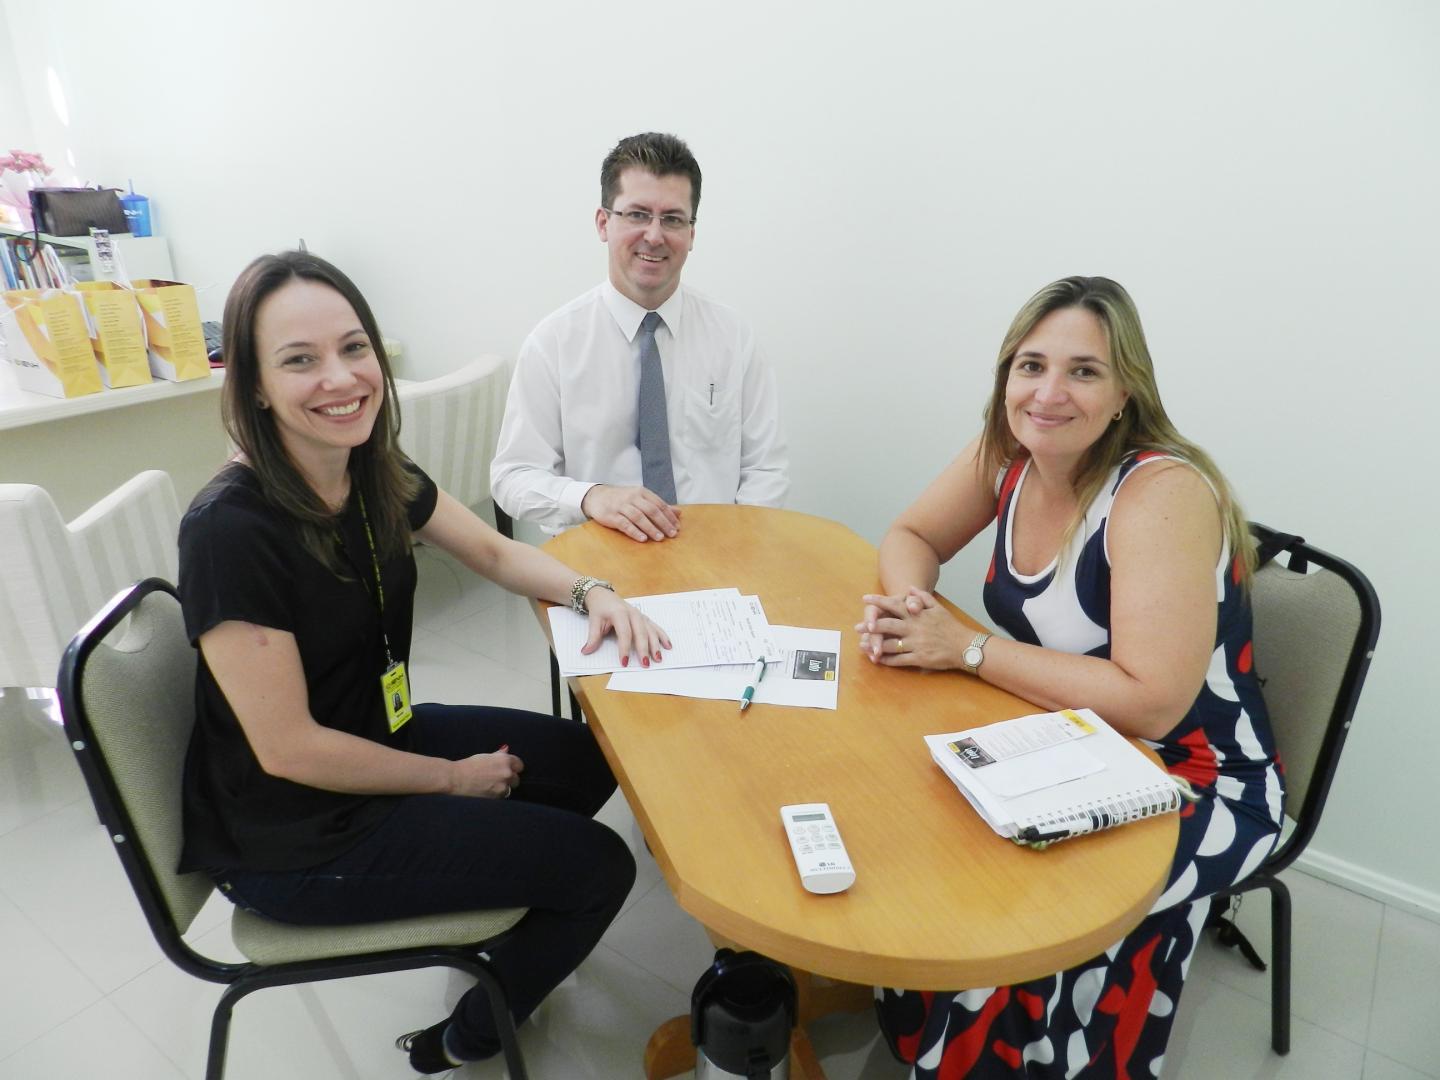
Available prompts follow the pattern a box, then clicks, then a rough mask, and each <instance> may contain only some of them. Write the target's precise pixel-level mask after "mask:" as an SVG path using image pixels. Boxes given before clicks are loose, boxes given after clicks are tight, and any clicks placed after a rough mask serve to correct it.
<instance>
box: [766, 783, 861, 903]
mask: <svg viewBox="0 0 1440 1080" xmlns="http://www.w3.org/2000/svg"><path fill="white" fill-rule="evenodd" d="M780 820H781V821H783V822H784V823H785V839H787V840H789V841H790V853H791V854H792V855H794V856H795V868H796V869H797V870H799V871H800V884H802V885H804V886H805V888H806V889H808V890H809V891H810V892H813V893H837V892H842V891H844V890H845V889H848V888H849V887H850V886H851V885H853V884H854V883H855V870H854V868H853V867H852V866H851V865H850V856H849V854H848V853H847V852H846V851H845V845H844V843H842V842H841V840H840V830H839V829H837V828H836V827H835V818H834V817H833V816H832V815H831V813H830V805H829V804H828V803H797V804H795V805H793V806H782V807H781V808H780Z"/></svg>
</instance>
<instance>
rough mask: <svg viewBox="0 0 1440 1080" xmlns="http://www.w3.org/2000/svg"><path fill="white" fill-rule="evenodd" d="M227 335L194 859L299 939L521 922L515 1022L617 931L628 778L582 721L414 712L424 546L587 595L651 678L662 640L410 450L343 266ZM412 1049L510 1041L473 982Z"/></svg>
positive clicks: (256, 300)
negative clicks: (618, 824)
mask: <svg viewBox="0 0 1440 1080" xmlns="http://www.w3.org/2000/svg"><path fill="white" fill-rule="evenodd" d="M224 334H225V342H224V354H225V360H226V382H225V390H224V399H223V409H224V416H225V424H226V430H227V431H228V433H229V434H230V437H231V439H232V440H233V441H234V443H235V445H236V446H237V447H238V448H239V453H238V454H237V455H236V458H235V460H234V461H232V462H231V463H229V464H228V465H226V467H225V468H224V469H222V470H221V472H220V473H219V474H218V475H217V476H216V478H215V479H214V480H213V481H212V482H211V483H210V485H209V486H208V487H207V488H206V489H205V490H204V491H202V492H201V493H200V494H199V495H198V496H197V497H196V499H195V501H194V503H193V504H192V505H191V507H190V509H189V511H188V512H187V513H186V515H185V518H184V520H183V521H182V523H181V526H180V596H181V603H182V606H183V609H184V613H185V620H186V629H187V632H188V633H189V635H190V638H191V640H192V641H193V642H195V643H196V645H197V646H198V647H199V649H200V653H201V663H200V665H199V669H198V674H197V680H196V706H197V718H196V725H195V732H194V735H193V737H192V739H191V744H190V749H189V755H188V757H187V760H186V769H185V791H184V810H185V845H184V850H183V852H182V855H181V869H182V870H189V869H204V870H206V871H207V872H209V873H210V874H211V876H212V877H214V878H215V880H216V882H217V883H218V884H219V886H220V888H221V889H222V890H223V891H224V892H225V893H226V895H228V896H229V897H230V898H231V899H232V900H233V901H235V902H236V903H238V904H241V905H243V906H246V907H249V908H252V909H253V910H255V911H258V912H259V913H260V914H262V915H265V916H267V917H269V918H273V919H278V920H281V921H284V922H291V923H300V924H312V925H315V924H343V923H359V922H371V921H376V920H383V919H392V918H401V917H406V916H417V915H426V914H436V913H442V912H450V911H465V910H474V909H479V908H487V907H528V908H530V913H529V914H528V915H527V916H526V918H525V919H524V920H523V921H522V922H521V923H520V924H519V926H517V928H516V929H515V931H514V932H513V933H512V934H511V935H510V936H509V937H508V938H507V939H506V940H505V942H504V943H502V944H501V945H499V946H497V947H496V948H494V949H493V950H491V955H492V957H493V959H494V962H495V966H496V968H497V971H498V973H499V976H500V979H501V981H502V982H503V983H504V985H505V987H506V992H507V994H508V996H509V999H510V1004H511V1007H512V1009H513V1010H514V1014H515V1019H516V1021H517V1022H519V1021H521V1020H523V1019H524V1018H525V1017H526V1016H528V1015H529V1014H530V1012H531V1011H532V1010H533V1009H534V1008H535V1007H536V1006H537V1005H538V1004H539V1003H540V1001H541V1000H542V999H543V998H544V996H545V995H546V994H547V993H549V991H550V990H551V989H553V988H554V987H555V986H556V985H557V984H558V983H559V982H560V981H561V980H562V979H564V978H565V977H566V976H567V975H568V974H569V973H570V972H571V971H573V970H574V969H575V967H576V966H577V965H578V964H579V963H580V962H581V960H583V959H584V958H585V956H586V955H587V954H588V953H589V952H590V950H591V948H593V946H594V945H595V943H596V942H597V941H598V940H599V939H600V936H601V934H603V933H604V931H605V928H606V927H607V926H608V925H609V923H610V921H611V920H612V919H613V918H614V917H615V915H616V913H617V912H618V911H619V909H620V905H621V903H622V902H623V901H624V898H625V896H626V894H627V893H628V892H629V889H630V886H631V884H632V883H633V881H634V875H635V865H634V861H633V859H632V858H631V856H630V852H629V849H628V848H627V847H626V845H625V843H624V841H622V840H621V839H620V838H619V837H618V836H616V835H615V834H614V833H613V832H612V831H610V830H609V829H607V828H606V827H605V826H603V825H601V824H599V823H597V822H595V821H593V820H591V817H592V815H593V814H594V813H595V811H596V810H598V809H599V808H600V806H601V805H603V804H604V802H605V801H606V799H607V798H608V797H609V796H610V795H611V794H612V793H613V792H614V790H615V781H614V778H613V777H612V776H611V774H610V771H609V769H608V768H607V766H606V764H605V761H604V759H603V757H602V756H601V754H600V752H599V750H598V748H597V747H596V745H595V741H594V739H593V737H592V736H591V735H590V732H589V729H588V728H586V727H585V726H584V725H581V724H575V723H571V722H568V721H561V720H557V719H556V718H554V717H549V716H540V715H536V714H532V713H525V712H520V711H517V710H511V709H495V708H483V707H476V706H449V705H415V706H413V708H412V707H411V705H410V703H409V689H408V682H407V679H406V677H405V675H404V665H405V664H406V662H407V661H408V660H409V654H410V636H411V619H412V614H413V600H414V590H415V577H416V575H415V560H414V557H413V555H412V554H411V550H410V545H411V538H412V536H415V537H419V538H420V539H423V540H424V541H425V542H426V543H428V544H432V545H434V546H435V547H438V548H440V549H442V550H444V551H447V552H449V553H450V554H451V555H453V556H455V557H456V558H457V559H458V560H460V561H461V562H463V563H464V564H465V565H466V566H468V567H470V568H471V569H472V570H474V571H476V572H477V573H479V574H483V575H484V576H486V577H488V578H490V579H491V580H493V581H496V582H498V583H499V584H500V585H503V586H504V587H506V588H508V589H510V590H512V591H514V592H517V593H520V594H523V595H526V596H536V597H540V598H542V599H545V600H551V601H555V602H558V603H570V602H571V599H572V595H577V594H579V595H581V596H582V605H583V606H584V607H585V608H586V610H587V611H588V614H589V617H590V638H589V642H588V644H587V646H586V651H593V649H594V648H596V647H598V645H599V643H600V641H601V639H602V638H603V637H604V636H605V635H606V634H608V633H614V634H615V636H616V638H617V642H618V645H619V647H620V650H621V654H622V655H623V656H627V657H628V656H630V655H632V654H633V655H636V656H638V657H639V658H640V660H641V662H643V663H645V664H647V665H648V664H649V663H650V662H651V661H652V660H654V661H659V660H660V659H661V650H662V649H663V648H668V647H669V645H670V642H669V640H668V639H667V638H666V637H665V635H664V633H663V632H662V631H661V630H660V629H659V628H658V627H656V626H655V625H654V624H653V623H651V622H650V621H649V620H647V619H646V618H645V617H644V616H643V615H641V614H640V613H639V612H637V611H636V610H635V609H634V608H632V607H630V605H628V604H626V603H625V602H624V601H623V600H621V599H620V598H619V597H618V596H617V595H616V594H615V593H614V592H613V591H611V590H610V589H609V588H608V587H605V586H604V585H598V586H597V585H596V584H595V583H594V582H593V579H585V578H579V577H578V575H576V574H575V573H574V572H573V571H571V570H569V569H567V568H566V567H565V566H563V565H561V564H560V563H559V562H557V561H556V560H554V559H552V558H550V557H549V556H548V555H545V554H544V553H543V552H540V551H539V550H537V549H535V548H532V547H529V546H528V545H525V544H519V543H515V542H513V541H510V540H506V539H504V538H503V537H501V536H500V535H499V534H498V533H496V532H495V531H494V530H493V529H491V528H489V527H488V526H486V525H485V524H484V523H483V522H481V521H480V519H479V518H477V517H476V516H475V515H474V514H473V513H471V512H470V511H469V510H468V509H466V508H465V507H464V506H462V505H461V504H460V503H458V502H457V501H456V500H455V499H453V498H451V497H450V496H449V495H447V494H445V493H444V492H443V491H440V490H438V489H437V488H436V487H435V485H434V483H433V482H432V481H431V480H430V478H429V477H428V476H426V475H425V474H424V473H423V472H421V471H420V470H419V469H418V468H417V467H416V466H415V465H414V464H413V463H411V462H409V461H408V460H407V459H406V458H405V457H404V456H403V455H402V454H401V453H400V451H399V450H398V448H397V445H396V432H397V431H398V428H399V413H398V409H397V408H396V406H395V395H394V382H393V379H392V377H391V374H390V370H389V365H388V362H387V360H386V358H385V353H384V349H383V348H382V346H381V341H380V336H379V333H378V330H377V327H376V324H375V320H374V317H373V316H372V315H371V313H370V308H369V306H368V305H367V304H366V303H365V300H364V298H363V297H362V296H361V295H360V293H359V291H358V290H357V289H356V288H355V286H354V285H353V284H352V283H351V282H350V280H349V279H348V278H347V277H345V275H344V274H342V273H341V272H340V271H339V270H337V269H336V268H335V267H333V266H331V265H330V264H329V263H326V262H325V261H324V260H322V259H318V258H316V257H315V256H313V255H309V254H306V253H302V252H286V253H285V254H282V255H279V256H269V255H267V256H262V257H261V258H259V259H257V260H255V262H253V263H251V264H250V266H249V267H247V268H246V270H245V271H244V272H243V273H242V274H241V275H240V278H239V280H238V281H237V282H236V283H235V286H234V288H233V289H232V290H231V292H230V296H229V298H228V299H227V301H226V305H225V329H224ZM507 800H508V801H507ZM397 1043H398V1044H399V1045H400V1046H401V1048H402V1049H404V1050H407V1051H408V1052H409V1054H410V1061H411V1064H412V1065H413V1066H414V1067H415V1068H416V1069H418V1070H419V1071H421V1072H439V1071H442V1070H444V1069H447V1068H450V1067H452V1066H453V1065H455V1064H458V1063H460V1062H461V1061H466V1060H477V1059H479V1058H483V1057H488V1056H490V1055H492V1054H494V1053H496V1052H497V1051H498V1049H499V1041H498V1039H497V1038H496V1035H495V1031H494V1027H493V1025H492V1024H491V1022H490V1017H489V1010H488V1004H487V1002H486V1001H485V1000H484V998H483V994H482V992H481V991H480V990H479V989H472V990H471V991H469V992H468V993H467V994H466V995H465V996H464V997H463V998H462V999H461V1001H460V1003H459V1004H458V1005H457V1006H456V1008H455V1011H454V1012H453V1013H452V1014H451V1016H450V1017H448V1018H447V1019H445V1020H442V1021H441V1022H439V1023H437V1024H435V1025H434V1026H432V1027H430V1028H427V1029H424V1030H422V1031H418V1032H412V1033H410V1034H409V1035H406V1036H402V1037H401V1039H399V1040H397Z"/></svg>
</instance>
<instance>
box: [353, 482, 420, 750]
mask: <svg viewBox="0 0 1440 1080" xmlns="http://www.w3.org/2000/svg"><path fill="white" fill-rule="evenodd" d="M360 519H361V520H362V521H363V522H364V523H365V539H366V541H367V542H368V543H369V544H370V561H371V563H372V565H373V566H374V568H375V600H376V602H377V604H378V605H379V607H380V636H381V638H382V640H383V641H384V642H385V659H386V661H387V663H388V666H387V667H386V668H385V671H384V674H382V675H381V676H380V696H381V697H382V698H384V699H385V718H386V720H388V721H389V724H390V734H392V735H393V734H395V732H397V731H399V730H400V729H401V728H402V727H404V726H405V725H406V724H407V723H408V722H409V720H410V718H411V717H412V716H414V715H415V714H414V712H413V711H412V710H411V708H410V679H409V676H407V675H406V674H405V661H403V660H396V659H395V658H394V657H393V656H391V655H390V637H389V635H387V634H386V633H385V585H384V583H383V582H382V581H381V579H380V553H379V552H377V551H376V550H375V534H374V533H372V532H371V531H370V515H369V514H367V513H366V512H365V493H364V492H363V491H362V492H360Z"/></svg>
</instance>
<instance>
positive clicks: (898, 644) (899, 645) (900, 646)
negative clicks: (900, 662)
mask: <svg viewBox="0 0 1440 1080" xmlns="http://www.w3.org/2000/svg"><path fill="white" fill-rule="evenodd" d="M895 651H896V652H897V653H898V652H904V651H905V639H904V638H903V637H902V638H896V640H895Z"/></svg>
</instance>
